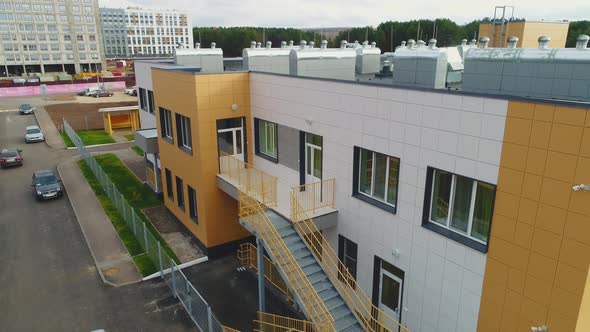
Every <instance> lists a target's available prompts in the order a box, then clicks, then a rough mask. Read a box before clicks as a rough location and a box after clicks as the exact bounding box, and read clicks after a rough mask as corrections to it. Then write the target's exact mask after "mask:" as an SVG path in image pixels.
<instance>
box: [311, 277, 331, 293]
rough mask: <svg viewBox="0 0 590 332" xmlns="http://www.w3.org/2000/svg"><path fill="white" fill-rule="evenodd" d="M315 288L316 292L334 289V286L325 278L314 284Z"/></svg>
mask: <svg viewBox="0 0 590 332" xmlns="http://www.w3.org/2000/svg"><path fill="white" fill-rule="evenodd" d="M313 288H314V289H315V290H316V292H318V293H321V292H323V291H325V290H328V289H334V286H333V285H332V283H331V282H330V281H329V280H324V281H321V282H318V283H315V284H313Z"/></svg>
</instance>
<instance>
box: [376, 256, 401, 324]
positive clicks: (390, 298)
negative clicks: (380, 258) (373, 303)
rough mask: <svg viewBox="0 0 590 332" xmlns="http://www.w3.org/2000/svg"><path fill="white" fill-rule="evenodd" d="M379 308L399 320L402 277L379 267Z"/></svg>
mask: <svg viewBox="0 0 590 332" xmlns="http://www.w3.org/2000/svg"><path fill="white" fill-rule="evenodd" d="M379 282H380V284H379V309H381V310H383V311H384V312H385V313H386V314H388V315H389V316H390V317H392V318H394V319H395V320H397V321H399V319H400V307H401V299H402V282H403V281H402V279H400V278H398V277H397V276H395V275H393V274H392V273H390V272H389V271H387V270H385V269H383V267H382V268H381V278H380V281H379Z"/></svg>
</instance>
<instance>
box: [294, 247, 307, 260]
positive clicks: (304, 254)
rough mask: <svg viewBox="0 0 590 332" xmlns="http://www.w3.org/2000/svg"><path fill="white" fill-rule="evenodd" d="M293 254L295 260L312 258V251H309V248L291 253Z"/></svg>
mask: <svg viewBox="0 0 590 332" xmlns="http://www.w3.org/2000/svg"><path fill="white" fill-rule="evenodd" d="M291 254H293V256H295V259H302V258H304V257H307V256H311V251H309V249H307V248H303V249H299V250H296V251H291Z"/></svg>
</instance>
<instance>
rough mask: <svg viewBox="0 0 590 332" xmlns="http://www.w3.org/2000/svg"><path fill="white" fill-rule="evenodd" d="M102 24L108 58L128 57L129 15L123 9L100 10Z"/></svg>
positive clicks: (105, 51)
mask: <svg viewBox="0 0 590 332" xmlns="http://www.w3.org/2000/svg"><path fill="white" fill-rule="evenodd" d="M100 22H101V26H102V36H103V43H104V53H105V57H107V58H115V57H127V56H128V52H129V50H128V48H127V31H128V30H127V14H126V13H125V10H124V9H122V8H100Z"/></svg>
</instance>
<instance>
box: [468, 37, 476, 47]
mask: <svg viewBox="0 0 590 332" xmlns="http://www.w3.org/2000/svg"><path fill="white" fill-rule="evenodd" d="M475 44H477V40H475V38H474V39H471V41H470V42H469V45H470V46H475Z"/></svg>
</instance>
